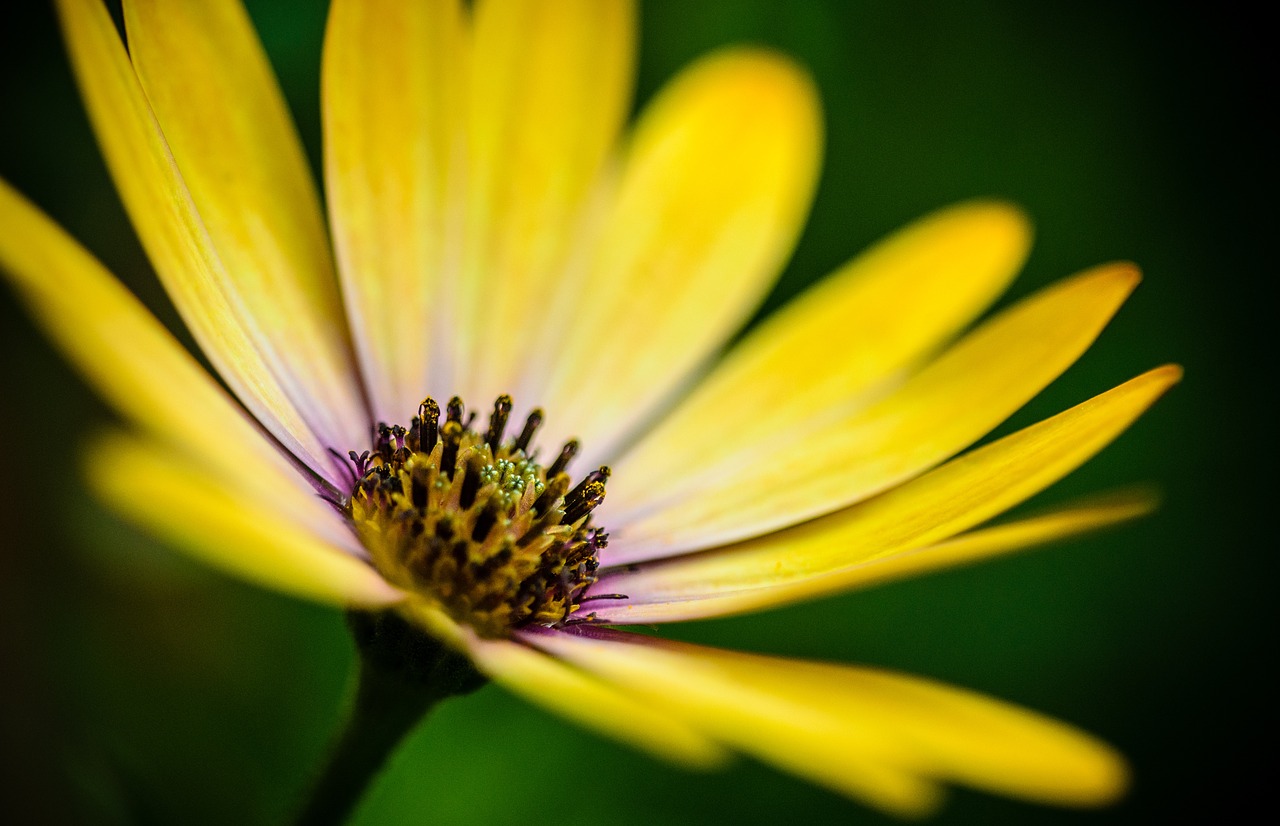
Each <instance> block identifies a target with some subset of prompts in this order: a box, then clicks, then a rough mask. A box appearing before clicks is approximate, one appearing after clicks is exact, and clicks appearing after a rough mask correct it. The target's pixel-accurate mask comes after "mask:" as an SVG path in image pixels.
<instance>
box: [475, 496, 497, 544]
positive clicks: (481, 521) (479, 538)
mask: <svg viewBox="0 0 1280 826" xmlns="http://www.w3.org/2000/svg"><path fill="white" fill-rule="evenodd" d="M497 521H498V509H497V507H496V506H494V505H493V504H492V503H491V504H490V505H489V506H488V507H486V508H485V509H484V510H482V511H480V515H479V516H477V517H476V526H475V527H474V528H472V529H471V541H472V542H483V541H484V538H485V537H486V536H488V535H489V531H490V529H492V528H493V525H494V523H495V522H497Z"/></svg>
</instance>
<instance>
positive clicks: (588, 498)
mask: <svg viewBox="0 0 1280 826" xmlns="http://www.w3.org/2000/svg"><path fill="white" fill-rule="evenodd" d="M574 493H578V495H577V496H574V495H573V494H574ZM603 501H604V483H603V482H588V483H587V484H586V486H585V487H583V488H582V489H581V493H579V492H578V489H576V488H575V489H574V490H573V491H572V492H571V493H570V495H569V496H566V497H565V498H564V518H563V519H561V520H560V524H561V525H572V524H573V523H574V522H577V521H578V520H579V519H581V518H583V517H584V516H586V515H587V514H589V513H591V511H593V510H595V508H596V506H597V505H599V504H600V503H601V502H603Z"/></svg>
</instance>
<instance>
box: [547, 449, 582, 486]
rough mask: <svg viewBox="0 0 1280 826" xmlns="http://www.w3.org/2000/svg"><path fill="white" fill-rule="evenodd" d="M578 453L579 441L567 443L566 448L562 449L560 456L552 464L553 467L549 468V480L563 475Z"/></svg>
mask: <svg viewBox="0 0 1280 826" xmlns="http://www.w3.org/2000/svg"><path fill="white" fill-rule="evenodd" d="M577 453H578V440H577V439H570V440H569V441H567V442H565V443H564V447H562V448H560V455H559V456H557V457H556V460H555V461H554V462H552V463H551V467H549V468H547V478H548V479H550V478H551V477H553V476H557V475H559V474H561V473H563V472H564V469H565V468H566V467H568V466H569V462H570V461H572V460H573V457H574V456H575V455H577Z"/></svg>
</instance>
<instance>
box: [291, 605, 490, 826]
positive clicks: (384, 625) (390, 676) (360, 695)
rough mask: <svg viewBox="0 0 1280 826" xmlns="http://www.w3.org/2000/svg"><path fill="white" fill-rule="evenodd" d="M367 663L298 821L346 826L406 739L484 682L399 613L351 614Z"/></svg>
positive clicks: (361, 668)
mask: <svg viewBox="0 0 1280 826" xmlns="http://www.w3.org/2000/svg"><path fill="white" fill-rule="evenodd" d="M347 620H348V625H349V626H350V628H351V634H352V637H353V638H354V640H355V643H356V651H357V652H358V654H359V664H358V668H357V676H356V690H355V693H354V696H353V698H352V704H351V709H350V712H349V714H348V716H347V721H346V724H345V726H344V728H343V730H342V733H341V735H340V736H339V738H338V740H337V741H336V742H335V743H334V745H333V750H332V752H331V753H330V756H329V761H328V763H327V764H326V765H325V767H324V770H323V771H322V772H321V774H320V775H319V777H318V779H317V780H316V783H315V785H314V787H313V788H312V791H311V795H310V797H309V798H308V799H307V801H306V804H305V805H304V806H303V808H302V811H301V813H300V814H299V815H298V818H297V820H296V821H295V822H296V823H297V824H298V826H336V824H341V823H345V822H346V821H347V818H348V817H349V816H350V814H351V812H352V811H354V809H355V807H356V804H357V803H359V802H360V798H361V797H363V796H364V793H365V791H366V789H367V788H368V786H369V784H370V782H371V781H372V780H373V779H374V778H375V777H376V776H377V774H378V772H379V770H380V769H381V768H382V766H383V764H384V763H386V761H387V758H388V757H390V756H391V753H392V752H393V751H395V748H396V746H397V745H399V744H400V741H401V740H403V739H404V736H405V735H406V734H408V733H409V731H411V730H412V729H413V727H414V726H415V725H416V724H417V723H418V721H420V720H421V719H422V718H423V717H424V716H425V715H426V713H427V712H428V711H430V710H431V708H432V707H434V706H435V704H436V703H438V702H440V701H441V700H443V699H445V698H446V697H452V696H455V695H459V694H467V693H469V692H471V691H474V690H475V689H477V688H479V687H480V686H481V685H483V684H484V678H483V677H481V676H480V675H479V673H477V672H476V670H475V669H474V668H473V667H472V665H471V663H470V662H469V661H468V660H467V659H466V658H465V657H463V656H461V655H459V654H457V653H455V652H454V651H452V650H450V649H449V648H447V647H446V646H445V645H444V644H442V643H441V642H439V641H438V640H436V639H434V638H432V637H430V636H428V635H426V634H424V633H423V632H421V631H419V630H418V629H416V628H414V627H413V626H412V625H410V624H409V623H408V622H406V621H405V620H404V619H402V618H401V617H400V616H399V615H397V614H394V613H391V612H383V613H369V612H351V613H349V614H348V615H347Z"/></svg>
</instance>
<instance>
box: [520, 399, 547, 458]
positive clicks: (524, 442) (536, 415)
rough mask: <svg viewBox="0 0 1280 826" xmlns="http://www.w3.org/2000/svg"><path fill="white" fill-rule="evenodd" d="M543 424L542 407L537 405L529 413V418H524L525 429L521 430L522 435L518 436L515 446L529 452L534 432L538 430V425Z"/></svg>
mask: <svg viewBox="0 0 1280 826" xmlns="http://www.w3.org/2000/svg"><path fill="white" fill-rule="evenodd" d="M541 424H542V408H541V407H535V408H534V409H533V410H532V411H530V413H529V418H527V419H525V420H524V430H521V431H520V435H519V436H517V437H516V441H515V448H516V450H518V451H520V452H521V453H526V454H527V453H528V452H529V442H531V441H532V440H533V434H534V433H535V432H537V430H538V427H539V426H540V425H541Z"/></svg>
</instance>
